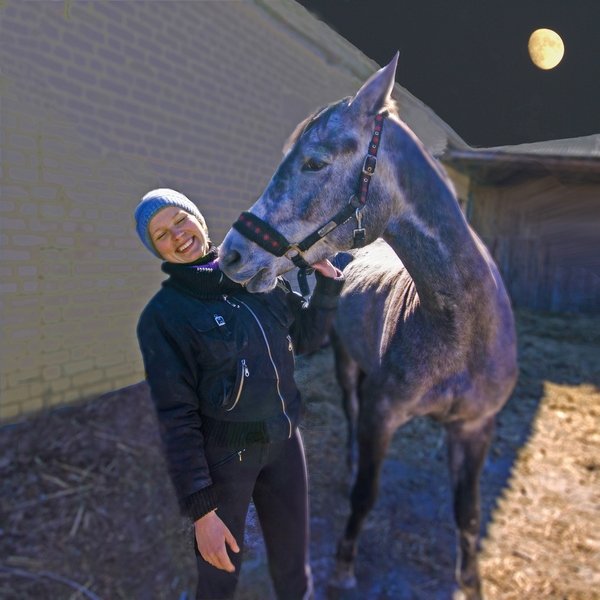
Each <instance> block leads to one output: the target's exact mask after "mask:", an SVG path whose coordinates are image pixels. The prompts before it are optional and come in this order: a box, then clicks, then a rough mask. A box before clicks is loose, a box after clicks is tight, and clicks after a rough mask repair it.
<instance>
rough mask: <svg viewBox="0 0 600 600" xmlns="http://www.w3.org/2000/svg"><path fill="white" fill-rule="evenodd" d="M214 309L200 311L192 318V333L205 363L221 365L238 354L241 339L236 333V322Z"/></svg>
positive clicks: (200, 356)
mask: <svg viewBox="0 0 600 600" xmlns="http://www.w3.org/2000/svg"><path fill="white" fill-rule="evenodd" d="M221 313H222V311H219V310H213V311H211V312H210V313H209V312H208V311H206V312H204V311H202V312H198V313H197V314H196V315H194V317H193V318H192V319H190V326H191V335H193V336H194V338H195V346H196V348H197V352H198V354H199V358H201V361H202V363H203V364H204V365H208V366H211V367H212V366H215V367H216V366H221V365H222V364H223V363H224V362H226V361H227V360H228V359H229V360H231V359H232V358H233V357H235V355H236V354H237V350H238V347H239V346H240V345H241V343H242V342H241V340H238V339H236V337H237V336H236V335H234V330H235V328H234V323H232V322H231V317H230V316H229V315H223V314H221Z"/></svg>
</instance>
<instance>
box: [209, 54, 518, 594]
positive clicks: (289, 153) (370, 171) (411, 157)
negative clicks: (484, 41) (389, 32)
mask: <svg viewBox="0 0 600 600" xmlns="http://www.w3.org/2000/svg"><path fill="white" fill-rule="evenodd" d="M397 61H398V54H396V56H395V57H394V58H393V59H392V61H391V62H390V63H389V64H388V65H387V66H385V67H383V68H382V69H380V70H379V71H377V72H376V73H375V74H374V75H372V76H371V77H370V78H368V79H367V81H366V82H365V83H364V84H363V85H362V87H361V88H360V89H359V90H358V92H357V93H356V94H355V95H354V96H351V97H347V98H343V99H342V100H339V101H338V102H335V103H333V104H330V105H328V106H326V107H324V108H322V109H319V110H318V111H316V112H315V113H313V114H312V115H310V116H309V117H308V118H307V119H305V120H304V121H303V122H301V123H300V124H299V125H298V126H297V127H296V129H295V131H294V133H293V134H292V135H291V137H290V139H289V140H288V142H287V144H286V146H285V148H284V157H283V160H282V161H281V163H280V164H279V166H278V167H277V169H276V171H275V173H274V175H273V177H272V178H271V180H270V181H269V183H268V184H267V187H266V188H265V190H264V191H263V193H262V194H261V196H260V197H259V198H258V200H257V201H256V202H255V203H254V204H253V205H252V207H251V208H250V209H249V211H247V212H244V213H242V215H240V218H239V219H238V221H236V223H234V225H233V227H232V228H231V229H230V231H228V233H227V235H226V236H225V238H224V240H223V243H222V245H221V248H220V259H219V260H220V264H221V268H222V269H223V270H224V272H225V274H226V275H227V276H228V277H230V278H231V279H233V280H234V281H237V282H239V283H242V284H244V285H246V287H247V289H248V290H249V291H251V292H258V293H260V292H264V291H267V290H270V289H272V288H273V287H274V286H275V285H277V277H278V276H279V275H281V274H283V273H285V272H287V271H289V270H290V269H291V268H292V267H293V266H294V265H296V266H300V267H306V266H307V265H310V264H311V263H314V262H316V261H317V260H321V259H322V258H325V257H331V256H333V255H335V254H336V253H338V252H341V251H348V250H351V248H353V247H359V248H360V247H362V246H367V247H364V248H362V249H358V250H352V253H353V255H354V256H353V260H352V261H351V262H350V263H349V264H348V265H347V267H346V268H345V269H344V276H345V278H346V283H345V285H344V289H343V291H342V294H341V297H340V301H339V307H338V312H337V317H336V322H335V335H334V336H333V338H334V341H335V343H334V347H335V354H336V372H337V376H338V380H339V382H340V384H341V387H342V390H343V399H344V407H345V410H346V413H347V415H348V419H349V425H350V427H349V438H350V440H352V438H353V436H354V432H355V431H356V436H357V438H358V446H359V452H358V455H359V456H358V470H357V473H356V478H355V481H354V485H353V487H352V492H351V513H350V516H349V518H348V521H347V524H346V528H345V531H344V533H343V535H342V537H341V539H340V541H339V543H338V546H337V553H336V567H335V572H334V575H333V578H332V583H333V585H335V586H337V587H341V588H350V587H353V586H355V585H356V578H355V575H354V561H355V557H356V554H357V543H358V537H359V533H360V530H361V527H362V525H363V522H364V520H365V517H366V516H367V514H368V512H369V511H370V510H371V508H372V507H373V505H374V503H375V500H376V497H377V492H378V487H379V475H380V471H381V467H382V462H383V459H384V456H385V453H386V450H387V448H388V446H389V443H390V441H391V439H392V436H393V434H394V433H395V431H396V430H397V429H398V428H399V427H400V426H401V425H403V424H405V423H406V422H408V421H409V420H410V419H412V418H413V417H417V416H424V415H428V416H430V417H433V418H434V419H436V420H437V421H439V422H440V423H441V424H442V425H443V427H444V428H445V432H446V442H447V448H448V465H449V471H450V476H451V482H452V492H453V512H454V518H455V523H456V527H457V530H458V536H457V559H456V579H457V583H458V585H459V587H460V590H461V591H462V595H463V596H464V597H466V598H468V599H469V600H477V599H479V598H481V594H482V591H481V579H480V575H479V568H478V562H477V551H478V541H479V535H480V531H479V530H480V496H479V479H480V473H481V470H482V466H483V463H484V460H485V457H486V455H487V451H488V448H489V445H490V441H491V437H492V434H493V430H494V422H495V417H496V415H497V413H498V412H499V411H500V409H501V408H502V406H503V405H504V404H505V403H506V401H507V399H508V398H509V396H510V394H511V392H512V390H513V388H514V385H515V382H516V377H517V356H516V334H515V326H514V318H513V314H512V309H511V303H510V300H509V297H508V294H507V292H506V290H505V287H504V284H503V282H502V279H501V277H500V274H499V271H498V269H497V267H496V265H495V264H494V261H493V259H492V258H491V256H490V254H489V252H488V250H487V249H486V247H485V245H484V244H483V243H482V241H481V240H480V239H479V237H478V236H477V235H476V233H475V232H474V231H473V230H472V229H471V227H470V226H469V224H468V223H467V221H466V219H465V217H464V215H463V213H462V212H461V210H460V207H459V205H458V202H457V199H456V194H455V192H454V189H453V186H452V184H451V182H450V180H449V178H448V176H447V175H446V173H445V171H444V169H443V168H442V167H441V165H440V164H439V162H438V161H437V160H436V159H435V158H433V157H432V156H431V155H430V154H429V153H428V152H427V150H426V149H425V148H424V146H423V145H422V143H421V142H420V141H419V140H418V139H417V137H416V136H415V134H414V133H413V132H412V131H411V130H410V128H409V127H408V126H407V125H406V124H405V123H403V122H402V121H401V120H400V118H399V116H398V113H397V108H396V106H395V104H394V102H393V101H392V99H391V91H392V88H393V85H394V79H395V72H396V66H397ZM365 149H366V150H367V152H366V154H365ZM332 215H333V216H332ZM379 238H382V239H383V240H384V242H382V241H377V240H378V239H379ZM288 240H296V241H294V242H293V243H291V242H289V241H288ZM374 242H377V243H374ZM355 422H356V428H355V427H354V423H355ZM351 446H352V441H350V443H349V450H350V449H351Z"/></svg>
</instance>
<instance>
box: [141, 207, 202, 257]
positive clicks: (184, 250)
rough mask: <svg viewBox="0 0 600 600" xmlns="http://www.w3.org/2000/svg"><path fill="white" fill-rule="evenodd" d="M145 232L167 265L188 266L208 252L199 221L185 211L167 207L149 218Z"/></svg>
mask: <svg viewBox="0 0 600 600" xmlns="http://www.w3.org/2000/svg"><path fill="white" fill-rule="evenodd" d="M148 232H149V233H150V239H151V240H152V243H153V244H154V247H155V248H156V250H157V251H158V253H159V254H160V255H161V257H162V258H163V259H164V260H166V261H167V262H170V263H190V262H194V261H195V260H198V259H199V258H201V257H202V256H204V255H205V254H206V253H207V252H208V236H207V234H206V231H204V229H203V228H202V225H200V221H198V219H197V218H196V217H194V216H193V215H191V214H189V213H188V212H186V211H185V210H183V209H181V208H178V207H176V206H168V207H166V208H163V209H161V210H159V211H158V212H157V213H156V214H155V215H154V216H153V217H152V219H150V224H149V225H148Z"/></svg>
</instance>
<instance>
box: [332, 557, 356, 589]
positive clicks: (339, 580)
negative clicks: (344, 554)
mask: <svg viewBox="0 0 600 600" xmlns="http://www.w3.org/2000/svg"><path fill="white" fill-rule="evenodd" d="M329 585H330V586H331V587H333V588H335V589H338V590H351V589H352V588H355V587H356V576H355V575H354V567H353V566H352V565H348V564H342V563H337V565H336V567H335V571H334V573H333V575H332V576H331V578H330V579H329Z"/></svg>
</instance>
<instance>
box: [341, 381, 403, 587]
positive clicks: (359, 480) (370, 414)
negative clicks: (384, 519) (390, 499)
mask: <svg viewBox="0 0 600 600" xmlns="http://www.w3.org/2000/svg"><path fill="white" fill-rule="evenodd" d="M363 389H364V388H363ZM364 400H365V399H364V397H362V398H361V405H360V406H361V408H360V414H359V419H358V449H359V455H358V457H359V458H358V473H357V476H356V480H355V482H354V486H353V488H352V494H351V497H350V501H351V513H350V517H349V518H348V521H347V524H346V529H345V532H344V535H343V537H342V539H341V540H340V541H339V543H338V548H337V555H336V567H335V573H334V575H333V578H332V579H331V581H330V583H331V585H332V586H333V587H336V588H345V589H347V588H351V587H354V586H355V585H356V577H355V575H354V559H355V558H356V551H357V541H358V536H359V533H360V530H361V528H362V525H363V522H364V520H365V518H366V516H367V514H368V513H369V511H370V510H371V508H372V507H373V505H374V504H375V500H376V499H377V492H378V487H379V475H380V473H381V466H382V463H383V459H384V457H385V453H386V451H387V449H388V446H389V443H390V440H391V438H392V435H393V433H394V431H395V429H396V427H394V426H393V424H392V419H391V418H389V416H388V415H386V414H383V413H382V411H380V410H378V408H379V407H381V405H382V404H385V405H389V404H388V403H387V402H385V403H383V402H380V403H379V407H378V406H377V401H375V402H373V400H374V398H370V399H369V400H370V401H371V402H369V403H368V406H367V405H366V404H365V401H364Z"/></svg>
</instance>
